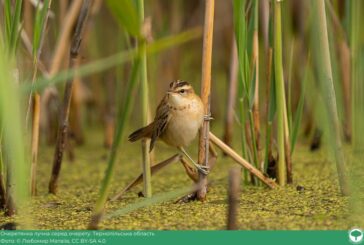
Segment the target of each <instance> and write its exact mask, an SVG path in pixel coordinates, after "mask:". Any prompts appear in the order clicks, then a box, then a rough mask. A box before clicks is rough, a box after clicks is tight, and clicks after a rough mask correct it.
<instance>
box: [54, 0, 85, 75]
mask: <svg viewBox="0 0 364 245" xmlns="http://www.w3.org/2000/svg"><path fill="white" fill-rule="evenodd" d="M82 2H83V1H72V5H71V6H70V8H69V11H68V13H67V15H66V16H65V18H64V19H63V20H62V22H61V23H63V26H62V30H61V34H60V36H59V38H58V40H57V45H56V48H55V52H54V55H53V58H52V63H51V67H50V69H49V74H50V75H51V76H53V75H55V74H56V73H57V72H58V71H59V70H60V68H61V66H62V62H63V60H64V58H65V57H64V55H65V54H67V51H66V50H67V47H68V45H69V40H70V37H71V32H72V30H73V27H74V25H75V23H76V21H77V17H78V13H79V12H80V9H81V6H82Z"/></svg>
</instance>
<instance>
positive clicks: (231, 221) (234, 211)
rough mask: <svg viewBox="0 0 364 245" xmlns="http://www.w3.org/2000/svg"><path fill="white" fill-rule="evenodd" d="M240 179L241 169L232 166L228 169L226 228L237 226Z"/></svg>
mask: <svg viewBox="0 0 364 245" xmlns="http://www.w3.org/2000/svg"><path fill="white" fill-rule="evenodd" d="M240 180H241V169H240V168H237V167H235V168H233V169H231V170H230V171H229V188H228V212H227V213H228V215H227V229H228V230H237V229H238V228H239V227H238V221H237V217H238V209H239V199H240Z"/></svg>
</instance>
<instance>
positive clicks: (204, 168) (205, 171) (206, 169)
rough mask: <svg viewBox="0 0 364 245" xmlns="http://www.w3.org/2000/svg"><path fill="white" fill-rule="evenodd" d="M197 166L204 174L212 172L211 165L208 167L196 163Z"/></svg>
mask: <svg viewBox="0 0 364 245" xmlns="http://www.w3.org/2000/svg"><path fill="white" fill-rule="evenodd" d="M196 168H197V170H198V171H199V172H200V173H202V174H204V175H208V174H209V172H210V167H208V166H203V165H200V164H197V165H196Z"/></svg>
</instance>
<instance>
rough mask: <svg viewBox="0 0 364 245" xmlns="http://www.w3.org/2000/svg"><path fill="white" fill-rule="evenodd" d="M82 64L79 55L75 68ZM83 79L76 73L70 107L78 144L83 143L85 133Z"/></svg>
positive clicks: (73, 132) (71, 125) (72, 130)
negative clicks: (82, 117)
mask: <svg viewBox="0 0 364 245" xmlns="http://www.w3.org/2000/svg"><path fill="white" fill-rule="evenodd" d="M80 65H81V57H77V59H76V62H75V68H76V69H78V68H79V67H80ZM84 89H85V88H83V87H82V80H81V77H80V76H79V75H78V74H75V77H74V79H73V88H72V95H71V97H72V100H71V107H70V122H69V125H70V131H71V132H72V138H73V139H74V140H75V141H76V144H78V145H81V144H83V142H84V134H83V130H82V123H81V121H82V119H81V107H82V96H83V97H84V95H82V93H84V92H83V90H84Z"/></svg>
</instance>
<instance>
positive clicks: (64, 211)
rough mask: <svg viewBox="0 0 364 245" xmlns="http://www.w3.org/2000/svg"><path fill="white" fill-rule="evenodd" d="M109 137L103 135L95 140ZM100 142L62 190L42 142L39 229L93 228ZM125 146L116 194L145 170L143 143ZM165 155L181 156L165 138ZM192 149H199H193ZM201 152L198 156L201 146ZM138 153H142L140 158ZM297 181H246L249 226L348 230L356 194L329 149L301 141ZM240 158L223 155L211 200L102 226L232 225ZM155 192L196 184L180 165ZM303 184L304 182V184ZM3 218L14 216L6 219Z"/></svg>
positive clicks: (242, 222)
mask: <svg viewBox="0 0 364 245" xmlns="http://www.w3.org/2000/svg"><path fill="white" fill-rule="evenodd" d="M97 138H98V139H101V138H102V137H101V135H99V133H97V135H96V137H94V139H97ZM100 144H101V143H100V142H99V141H88V143H87V144H86V145H85V146H82V147H80V148H77V149H76V151H75V155H76V158H75V161H74V162H70V161H68V160H67V159H65V164H64V166H63V169H62V173H61V177H60V183H59V184H60V186H59V194H58V195H57V196H54V195H49V194H48V193H47V186H48V180H49V173H50V168H51V160H52V151H53V148H46V147H42V148H41V149H43V150H42V152H41V155H40V161H39V170H38V176H39V183H38V195H37V196H36V197H35V198H34V199H33V201H32V212H33V218H34V220H35V222H34V223H35V225H36V227H35V228H36V229H85V228H86V225H87V223H88V221H89V218H90V215H91V211H92V209H93V206H94V203H95V200H96V197H97V195H98V191H99V185H100V181H101V179H102V177H103V174H104V170H105V167H106V164H105V162H106V161H105V157H106V155H107V151H106V150H100V149H101V148H100ZM124 146H125V149H123V150H120V154H119V158H118V162H117V167H116V171H117V172H116V174H115V178H114V180H113V184H112V190H113V194H115V193H117V192H118V191H120V189H121V188H123V187H125V185H126V184H128V183H129V182H130V181H131V180H132V179H133V178H134V177H135V176H136V175H138V174H139V173H140V171H141V163H140V160H141V159H140V158H141V157H140V156H139V154H137V153H138V151H139V150H140V147H139V146H138V145H137V144H129V143H125V144H124ZM157 149H158V150H157V154H156V157H157V160H162V159H165V158H167V157H168V156H170V155H172V154H174V153H175V152H174V150H173V149H171V148H167V147H166V146H164V145H163V144H159V145H158V148H157ZM191 150H192V152H193V149H192V148H191ZM193 154H196V152H194V153H193ZM135 156H137V157H135ZM293 160H294V161H293V162H294V165H293V166H294V171H293V173H294V183H293V184H292V185H290V186H287V187H284V188H278V189H276V190H269V189H267V188H265V187H252V186H243V187H242V188H243V190H242V192H241V202H240V208H239V217H238V221H239V226H240V228H241V229H248V230H249V229H254V230H255V229H258V230H260V229H294V230H295V229H320V230H321V229H323V230H326V229H347V228H348V227H349V225H348V223H347V219H346V218H347V214H348V210H347V206H348V200H347V198H345V197H342V196H341V195H340V193H339V188H338V183H337V177H336V173H335V171H334V170H333V166H332V164H331V163H330V162H329V161H328V160H327V158H326V157H325V155H324V154H323V153H322V152H316V153H311V152H309V151H308V150H307V149H306V147H298V148H297V152H296V153H295V156H294V159H293ZM232 166H234V163H233V162H232V161H231V160H230V159H228V158H224V157H222V154H220V156H219V159H218V163H217V165H216V167H215V168H214V169H213V171H212V172H211V174H210V175H209V179H210V180H211V181H212V185H211V186H210V189H209V193H208V199H207V201H206V202H204V203H201V202H190V203H182V204H176V203H174V201H171V202H165V203H162V204H158V205H154V206H151V207H147V208H142V209H139V210H137V211H134V212H131V213H129V214H127V215H124V216H121V217H116V218H113V219H110V220H106V221H104V222H103V223H102V224H101V228H102V229H153V230H154V229H156V230H180V229H208V230H216V229H225V225H226V210H227V204H226V194H227V189H226V187H227V172H228V170H229V169H230V168H231V167H232ZM152 184H153V191H154V194H157V193H162V192H166V191H172V190H175V189H179V188H181V187H185V186H188V185H190V184H191V181H190V179H189V178H188V177H187V175H186V174H185V171H184V169H183V167H182V165H181V164H180V163H175V164H172V165H170V166H168V167H167V168H166V169H163V170H161V171H160V172H159V173H157V174H156V175H155V176H154V177H153V181H152ZM297 186H298V187H297ZM141 189H142V187H141V186H138V187H136V188H134V189H132V190H131V191H130V192H128V193H127V194H126V195H125V196H124V198H123V199H122V200H120V201H115V202H112V203H108V204H107V207H106V211H107V212H110V211H112V210H116V209H120V208H122V207H125V206H126V205H128V204H130V203H134V202H137V201H139V200H140V198H138V197H137V193H138V192H139V191H141ZM0 215H1V220H2V222H1V223H3V222H7V221H11V219H10V218H4V217H3V214H2V213H1V214H0Z"/></svg>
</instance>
